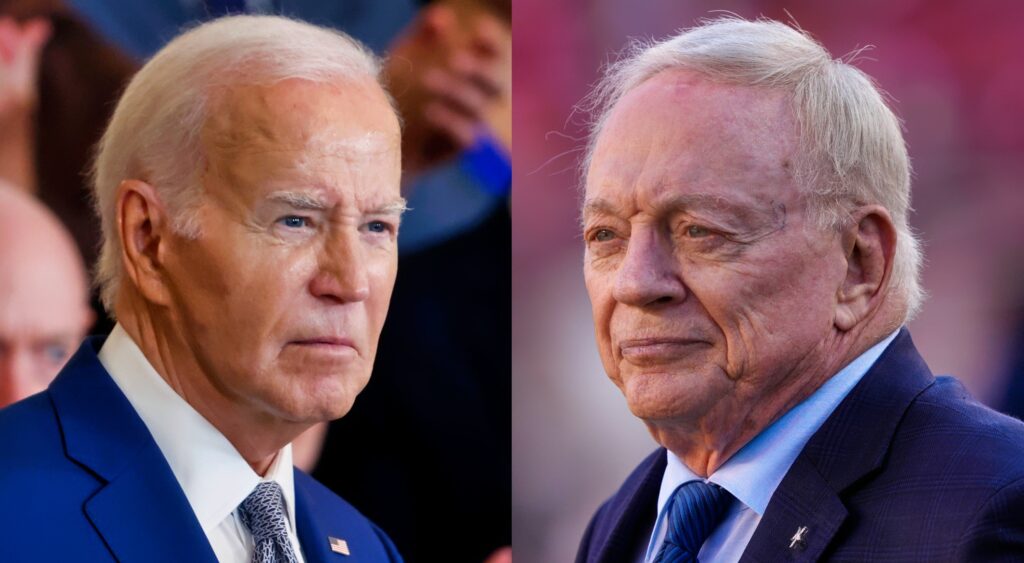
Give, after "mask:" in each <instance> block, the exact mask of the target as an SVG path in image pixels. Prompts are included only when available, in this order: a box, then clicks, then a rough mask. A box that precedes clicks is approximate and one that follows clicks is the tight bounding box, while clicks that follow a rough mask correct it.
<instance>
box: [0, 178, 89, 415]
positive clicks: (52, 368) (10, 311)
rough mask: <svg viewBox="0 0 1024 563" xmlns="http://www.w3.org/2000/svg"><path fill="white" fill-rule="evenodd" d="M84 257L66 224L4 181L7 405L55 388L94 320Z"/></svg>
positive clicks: (2, 347)
mask: <svg viewBox="0 0 1024 563" xmlns="http://www.w3.org/2000/svg"><path fill="white" fill-rule="evenodd" d="M88 288H89V286H88V283H87V281H86V275H85V269H84V268H83V266H82V257H81V256H79V255H78V249H77V248H75V243H74V241H72V240H71V236H70V235H69V234H68V232H67V230H66V229H64V226H63V225H61V223H60V221H58V220H57V218H56V217H54V215H53V213H51V212H50V211H49V210H48V209H46V207H44V206H43V205H42V204H41V203H39V202H38V201H36V200H35V198H33V197H32V196H30V195H27V194H25V193H23V192H22V191H21V190H20V189H18V188H15V187H14V186H13V185H11V184H8V183H6V182H3V181H0V408H3V407H5V406H7V405H9V404H11V403H13V402H15V401H20V400H21V399H24V398H25V397H28V396H29V395H33V394H35V393H38V392H40V391H42V390H44V389H46V386H47V385H49V384H50V381H52V380H53V378H54V377H55V376H56V375H57V372H58V371H60V368H61V367H63V366H64V362H66V361H67V359H68V357H69V356H70V355H71V353H72V352H74V351H75V350H76V349H77V348H78V344H79V343H80V342H81V341H82V338H83V337H84V336H85V333H86V330H87V329H88V328H89V325H90V324H91V323H92V311H90V310H89V299H88V298H89V290H88Z"/></svg>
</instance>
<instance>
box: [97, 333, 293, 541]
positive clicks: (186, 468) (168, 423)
mask: <svg viewBox="0 0 1024 563" xmlns="http://www.w3.org/2000/svg"><path fill="white" fill-rule="evenodd" d="M99 360H100V363H101V364H103V367H104V368H106V370H107V372H108V373H110V376H111V378H112V379H113V380H114V382H115V383H116V384H117V386H118V387H119V388H120V389H121V392H123V393H124V394H125V396H126V397H127V398H128V401H129V402H130V403H131V404H132V407H134V408H135V412H137V413H138V414H139V417H140V418H142V421H143V422H144V423H145V424H146V427H147V428H148V429H149V432H150V434H152V435H153V439H154V440H155V441H156V444H157V446H159V447H160V451H161V452H163V454H164V457H165V458H166V459H167V463H168V465H170V466H171V471H172V472H173V473H174V476H175V477H176V478H177V480H178V484H179V485H181V488H182V490H183V491H184V492H185V497H186V498H187V499H188V502H189V504H190V505H191V506H192V511H193V512H194V513H195V515H196V518H197V519H198V520H199V524H200V526H201V527H202V528H203V531H204V532H206V533H207V535H209V533H210V531H211V530H212V529H214V528H216V527H217V526H218V525H219V524H220V523H221V522H222V521H223V520H224V519H225V518H226V517H228V516H229V515H230V514H231V513H232V512H234V511H235V508H237V507H238V505H239V504H240V503H241V502H242V501H243V500H245V498H246V497H247V496H249V493H251V492H252V490H253V489H254V488H255V487H256V485H257V484H259V483H260V482H261V481H269V480H273V481H277V483H278V484H279V485H281V489H282V491H283V492H284V502H285V508H286V509H287V514H288V525H289V527H290V528H291V531H292V533H294V532H295V485H294V475H293V473H292V450H291V445H290V444H289V445H287V446H285V447H284V448H282V449H281V451H279V452H278V453H277V456H275V458H274V461H273V463H271V465H270V468H269V469H268V470H267V473H266V475H265V476H264V477H260V476H259V475H258V474H257V473H256V472H255V471H253V469H252V467H250V466H249V464H248V463H247V462H246V461H245V459H244V458H242V455H241V454H239V453H238V450H236V449H235V447H234V446H233V445H232V444H231V442H229V441H228V439H227V438H225V437H224V435H223V434H221V433H220V431H219V430H217V429H216V428H215V427H214V426H213V425H212V424H210V422H209V421H207V420H206V419H205V418H203V416H202V415H201V414H199V412H197V411H196V410H195V409H194V408H192V406H191V405H189V404H188V403H187V402H186V401H185V400H184V399H183V398H181V396H180V395H178V394H177V393H176V392H175V391H174V390H173V389H172V388H171V387H170V385H168V384H167V382H166V381H165V380H164V378H163V377H161V376H160V374H159V373H157V372H156V370H155V369H153V366H152V365H151V364H150V363H149V360H147V359H146V356H145V355H144V354H143V353H142V350H141V349H139V347H138V345H136V344H135V342H134V341H133V340H132V338H131V336H129V335H128V333H127V332H125V331H124V329H123V328H122V327H121V325H120V324H118V325H115V326H114V330H113V331H112V332H111V333H110V336H108V337H107V340H106V342H105V343H104V344H103V347H102V348H101V349H100V353H99Z"/></svg>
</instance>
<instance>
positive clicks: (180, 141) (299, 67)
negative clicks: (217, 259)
mask: <svg viewBox="0 0 1024 563" xmlns="http://www.w3.org/2000/svg"><path fill="white" fill-rule="evenodd" d="M380 69H381V65H380V62H379V61H378V59H377V58H376V57H375V56H374V55H373V53H372V52H371V51H369V50H368V49H367V48H366V47H364V46H363V45H362V44H360V43H359V42H358V41H356V40H354V39H352V38H351V37H349V36H348V35H345V34H344V33H341V32H338V31H334V30H330V29H326V28H321V27H316V26H313V25H310V24H307V23H304V22H300V21H296V20H291V19H288V18H283V17H276V16H232V17H225V18H220V19H217V20H213V21H210V22H208V23H205V24H203V25H200V26H198V27H195V28H193V29H191V30H189V31H187V32H185V33H183V34H182V35H180V36H178V37H177V38H175V39H174V40H173V41H171V42H170V43H168V44H167V45H166V46H165V47H164V48H163V49H161V50H160V51H159V52H158V53H157V54H156V55H155V56H154V57H153V58H152V59H151V60H150V61H149V62H147V63H146V64H145V66H143V67H142V69H141V70H139V72H138V73H136V74H135V76H134V77H133V78H132V80H131V82H129V84H128V87H127V88H126V89H125V91H124V94H123V95H122V96H121V99H120V101H119V102H118V104H117V108H116V109H115V110H114V114H113V116H112V117H111V119H110V124H109V125H108V126H107V130H106V132H105V133H104V134H103V138H102V140H101V141H100V143H99V145H98V147H97V149H96V160H95V163H94V165H93V170H92V183H93V200H94V205H95V208H96V212H97V214H98V215H99V217H100V221H101V222H102V227H103V245H102V249H101V251H100V258H99V263H98V264H97V267H96V271H95V283H96V285H97V286H98V287H99V288H100V297H101V299H102V301H103V305H104V307H106V309H107V311H108V312H109V313H110V314H111V315H113V314H114V307H113V305H114V300H115V298H116V296H117V292H118V290H119V288H120V285H121V281H122V278H123V274H124V272H123V266H122V263H121V247H120V244H121V241H120V235H119V232H118V227H117V217H116V205H117V202H116V194H117V188H118V186H119V185H120V184H121V182H122V181H124V180H126V179H139V180H143V181H145V182H147V183H149V184H150V185H152V186H153V187H154V189H155V190H156V192H157V194H158V195H159V197H160V199H161V201H162V202H163V203H164V204H165V205H166V206H167V209H168V211H169V213H170V216H171V217H172V225H173V228H174V230H175V231H176V232H178V233H180V234H182V235H184V236H188V237H196V236H199V233H200V228H199V227H200V226H199V225H198V224H197V219H196V213H195V211H196V210H197V209H198V207H199V204H200V202H201V199H202V188H201V185H200V181H199V173H200V171H201V170H202V158H203V156H202V150H201V146H200V132H201V130H202V127H203V124H204V122H205V121H206V118H207V112H208V111H209V110H210V108H209V107H208V106H209V105H210V101H211V96H212V95H213V94H214V93H215V92H216V91H217V90H218V89H220V88H223V87H228V86H239V85H268V86H269V85H272V84H275V83H278V82H281V81H283V80H288V79H296V78H297V79H303V80H308V81H311V82H315V83H333V82H337V81H340V80H350V79H360V78H367V77H368V78H370V79H374V80H377V81H378V83H379V81H380ZM392 105H393V104H392Z"/></svg>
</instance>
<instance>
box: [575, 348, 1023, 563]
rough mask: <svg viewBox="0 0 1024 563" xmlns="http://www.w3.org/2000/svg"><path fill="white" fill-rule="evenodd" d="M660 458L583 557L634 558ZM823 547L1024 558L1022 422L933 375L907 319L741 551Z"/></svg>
mask: <svg viewBox="0 0 1024 563" xmlns="http://www.w3.org/2000/svg"><path fill="white" fill-rule="evenodd" d="M664 471H665V450H664V448H662V449H659V450H658V451H656V452H654V453H653V454H651V455H650V456H649V457H648V458H647V459H646V460H644V461H643V463H641V464H640V466H639V467H637V468H636V469H635V470H634V471H633V473H632V474H631V475H630V476H629V478H627V479H626V482H625V484H624V485H623V486H622V488H620V489H619V491H618V492H617V493H615V495H614V496H612V498H611V499H609V500H608V501H607V502H605V503H604V504H603V505H602V506H601V507H600V508H599V509H598V511H597V514H596V515H595V516H594V518H593V520H592V521H591V522H590V525H589V526H588V528H587V531H586V533H585V535H584V537H583V541H582V543H581V545H580V550H579V553H578V554H577V557H576V561H577V562H578V563H584V562H586V563H597V562H629V561H635V557H636V553H637V547H638V546H641V545H642V546H646V545H647V541H648V539H649V537H650V533H651V529H652V527H653V524H654V519H655V517H656V514H655V513H656V511H657V502H658V492H659V489H660V487H661V478H662V475H663V473H664ZM800 527H806V528H807V531H806V533H805V535H804V539H805V540H806V543H805V544H804V545H803V547H802V548H801V547H800V546H797V547H795V548H792V549H791V548H790V544H791V541H790V540H791V538H792V537H793V535H794V534H795V533H796V531H797V529H798V528H800ZM819 560H820V561H972V562H973V561H1024V423H1021V422H1020V421H1019V420H1016V419H1013V418H1010V417H1007V416H1003V415H1001V414H999V413H996V412H995V411H993V410H990V409H988V408H986V407H984V406H982V405H981V404H979V403H977V402H976V401H974V400H973V399H972V398H971V397H970V396H969V395H968V394H967V392H966V391H965V390H964V388H963V387H962V386H961V385H960V384H959V383H958V382H957V381H956V380H954V379H952V378H948V377H940V378H938V379H936V378H934V377H932V374H931V372H930V371H929V370H928V366H927V365H925V363H924V360H922V359H921V356H920V355H918V353H917V350H916V349H915V348H914V344H913V342H911V339H910V334H909V333H908V332H907V331H906V330H905V329H904V330H903V331H901V332H900V334H899V335H898V336H897V337H896V339H895V340H893V342H892V344H890V346H889V347H888V348H887V349H886V351H885V352H884V353H883V354H882V356H881V357H880V358H879V359H878V362H876V363H875V365H874V366H873V367H872V368H871V370H869V371H868V372H867V374H865V376H864V378H863V379H862V380H861V381H860V383H858V384H857V386H856V387H854V389H853V390H852V391H851V392H850V394H849V395H848V396H847V397H846V399H844V400H843V402H842V403H840V405H839V406H838V407H837V408H836V410H835V412H833V413H832V415H831V416H830V417H829V418H828V420H826V422H825V423H824V424H823V425H822V427H821V428H820V429H819V430H818V432H817V433H815V434H814V436H812V437H811V439H810V441H809V442H808V443H807V445H806V446H805V447H804V449H803V451H801V452H800V455H799V456H798V457H797V459H796V461H795V462H794V463H793V466H792V467H791V468H790V470H789V472H788V473H787V474H786V476H785V477H784V478H783V480H782V482H781V483H780V484H779V487H778V489H776V490H775V494H774V495H773V496H772V499H771V501H770V502H769V503H768V508H767V509H766V510H765V513H764V515H763V516H762V518H761V522H760V524H758V526H757V529H756V530H755V531H754V535H753V537H752V538H751V539H750V543H749V544H747V548H746V550H745V551H744V553H743V556H742V558H741V559H740V561H742V562H754V561H766V562H773V563H774V562H780V561H819Z"/></svg>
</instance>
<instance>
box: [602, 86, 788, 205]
mask: <svg viewBox="0 0 1024 563" xmlns="http://www.w3.org/2000/svg"><path fill="white" fill-rule="evenodd" d="M798 141H799V127H798V124H797V122H796V120H795V118H794V113H793V107H792V101H791V97H790V95H788V93H786V92H784V91H781V90H778V89H772V88H762V87H750V86H735V85H727V84H719V83H715V82H712V81H710V80H708V79H706V78H703V77H701V76H699V75H696V74H694V73H692V72H688V71H680V70H669V71H662V72H660V73H658V74H656V75H654V76H653V77H651V78H649V79H648V80H646V81H644V82H643V83H641V84H640V85H638V86H637V87H635V88H633V89H632V90H630V91H629V92H627V93H626V94H625V95H624V96H623V97H622V98H621V99H620V100H619V101H618V102H617V103H616V104H615V105H614V107H612V109H611V110H610V112H609V113H608V115H607V117H606V119H605V120H604V122H603V124H602V126H601V129H600V131H599V132H598V134H597V137H596V139H595V143H594V146H593V152H592V154H591V155H590V159H589V162H588V168H587V170H586V178H585V186H586V194H587V198H588V199H589V198H591V197H594V196H596V195H598V192H604V191H606V190H609V189H614V190H622V189H626V188H628V189H631V190H642V189H645V188H651V189H653V188H657V187H659V186H662V187H663V186H701V187H702V188H704V189H711V191H712V192H713V191H714V188H716V187H721V188H726V187H729V186H751V187H754V186H762V185H765V184H771V183H775V184H779V185H783V184H785V185H786V187H787V188H788V187H789V186H788V184H792V181H793V169H794V162H793V161H794V159H795V158H796V150H797V145H798Z"/></svg>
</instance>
